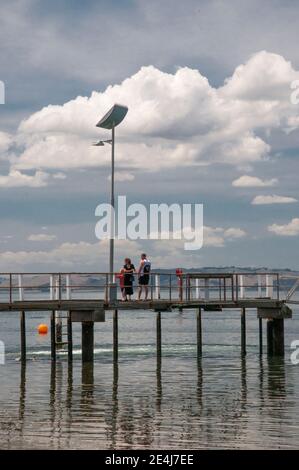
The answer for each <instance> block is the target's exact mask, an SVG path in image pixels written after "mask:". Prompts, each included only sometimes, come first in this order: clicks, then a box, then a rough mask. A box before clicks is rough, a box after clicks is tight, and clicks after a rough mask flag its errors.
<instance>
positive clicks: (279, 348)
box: [272, 318, 284, 356]
mask: <svg viewBox="0 0 299 470" xmlns="http://www.w3.org/2000/svg"><path fill="white" fill-rule="evenodd" d="M272 323H273V327H272V344H273V355H274V356H284V320H283V318H275V319H273V322H272Z"/></svg>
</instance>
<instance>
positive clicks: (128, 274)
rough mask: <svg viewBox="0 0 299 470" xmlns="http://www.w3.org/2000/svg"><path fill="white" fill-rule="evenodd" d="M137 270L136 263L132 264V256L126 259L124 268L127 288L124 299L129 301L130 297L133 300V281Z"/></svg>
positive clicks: (125, 286) (125, 287) (125, 288)
mask: <svg viewBox="0 0 299 470" xmlns="http://www.w3.org/2000/svg"><path fill="white" fill-rule="evenodd" d="M135 272H136V269H135V266H134V264H132V262H131V260H130V258H126V259H125V264H124V268H123V273H124V290H125V298H124V300H125V301H127V300H128V297H129V300H131V295H133V293H134V292H133V281H134V273H135Z"/></svg>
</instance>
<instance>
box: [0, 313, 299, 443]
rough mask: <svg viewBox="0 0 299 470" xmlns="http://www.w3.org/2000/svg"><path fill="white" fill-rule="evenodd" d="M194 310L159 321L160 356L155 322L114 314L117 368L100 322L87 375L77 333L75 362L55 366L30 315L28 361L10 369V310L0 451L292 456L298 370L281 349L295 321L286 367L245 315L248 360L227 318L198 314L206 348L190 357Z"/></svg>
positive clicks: (0, 377)
mask: <svg viewBox="0 0 299 470" xmlns="http://www.w3.org/2000/svg"><path fill="white" fill-rule="evenodd" d="M194 314H195V312H183V314H180V313H178V314H177V315H171V316H170V315H166V314H165V315H163V316H162V323H163V329H162V333H163V335H162V358H160V359H159V358H158V360H157V355H156V335H155V322H156V318H155V316H151V315H148V313H138V315H137V314H136V313H134V312H132V313H130V312H128V313H126V315H122V316H120V318H119V322H120V337H119V344H120V348H119V357H118V362H115V363H113V351H112V334H111V332H112V328H111V326H112V324H111V322H112V320H111V318H109V317H108V320H107V322H106V324H103V325H100V326H99V327H98V328H97V329H96V331H95V338H96V354H95V361H94V368H93V369H92V368H90V367H89V366H86V367H84V368H82V365H81V354H80V344H81V343H80V341H81V331H80V329H78V331H76V328H74V349H75V351H74V357H73V363H72V365H70V364H68V361H67V356H66V355H65V356H58V357H57V362H56V365H55V364H51V360H50V348H49V343H47V338H44V339H43V341H41V339H40V338H36V336H34V334H35V330H36V324H37V323H40V322H41V321H42V318H43V317H42V314H36V316H35V317H33V316H32V317H28V322H27V328H28V337H27V342H28V349H29V351H30V353H29V354H28V361H27V363H26V366H22V365H21V363H20V362H17V361H16V359H17V358H18V356H19V336H18V325H19V318H18V316H17V315H15V316H14V314H11V313H9V314H7V316H6V317H3V318H4V320H3V321H2V333H3V335H4V336H5V338H6V345H7V357H6V364H5V366H1V367H0V447H1V448H5V449H9V448H25V449H27V448H35V449H39V448H49V449H59V448H71V449H79V448H82V449H85V448H86V449H88V448H90V449H92V448H102V449H129V448H158V449H159V448H160V449H175V448H181V449H193V448H194V449H198V448H199V449H200V448H231V447H232V448H252V447H254V448H288V447H291V448H292V447H293V448H294V447H295V448H299V440H298V437H297V436H298V435H299V374H298V366H294V365H292V364H291V363H290V359H289V354H288V349H287V348H288V345H290V343H291V341H292V340H293V339H296V338H297V337H298V334H299V323H298V321H297V319H296V318H297V317H295V318H294V319H293V320H292V322H291V323H290V328H289V327H288V323H286V327H287V328H289V330H287V331H286V355H285V359H284V360H283V359H278V358H267V355H266V354H264V355H263V356H260V355H259V354H258V352H259V347H258V335H257V320H256V315H249V316H248V318H247V355H246V356H241V357H240V315H239V313H235V312H232V313H226V314H225V315H224V314H223V313H220V312H219V313H217V316H216V315H215V314H214V315H212V316H211V314H210V313H204V314H203V323H204V329H203V351H202V356H201V357H197V348H196V327H195V326H196V322H195V321H194V318H195V317H194ZM136 315H137V317H138V321H136V318H137V317H136ZM14 321H15V323H14ZM16 332H17V333H16ZM264 349H265V348H264Z"/></svg>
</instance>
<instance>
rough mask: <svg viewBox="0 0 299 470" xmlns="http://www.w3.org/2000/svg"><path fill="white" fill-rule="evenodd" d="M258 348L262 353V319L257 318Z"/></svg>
mask: <svg viewBox="0 0 299 470" xmlns="http://www.w3.org/2000/svg"><path fill="white" fill-rule="evenodd" d="M259 350H260V355H262V354H263V320H262V318H259Z"/></svg>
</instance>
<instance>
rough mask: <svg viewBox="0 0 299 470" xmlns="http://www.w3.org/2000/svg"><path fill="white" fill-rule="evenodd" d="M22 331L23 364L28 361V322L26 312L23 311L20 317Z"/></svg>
mask: <svg viewBox="0 0 299 470" xmlns="http://www.w3.org/2000/svg"><path fill="white" fill-rule="evenodd" d="M20 329H21V362H25V361H26V320H25V312H24V311H22V312H21V315H20Z"/></svg>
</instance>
